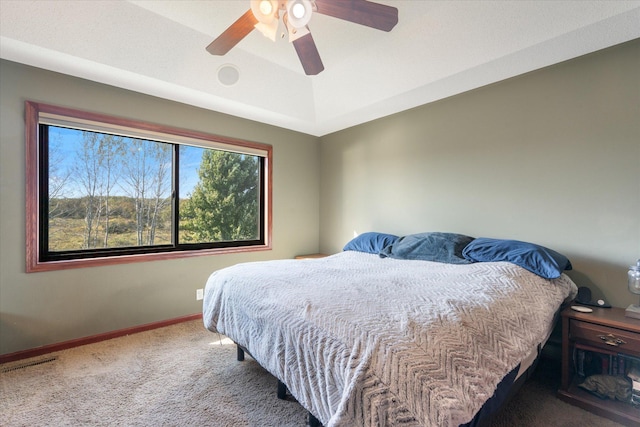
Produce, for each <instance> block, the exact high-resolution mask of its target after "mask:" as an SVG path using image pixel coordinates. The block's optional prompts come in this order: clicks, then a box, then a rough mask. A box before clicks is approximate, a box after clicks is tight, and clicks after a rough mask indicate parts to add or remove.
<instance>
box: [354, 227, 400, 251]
mask: <svg viewBox="0 0 640 427" xmlns="http://www.w3.org/2000/svg"><path fill="white" fill-rule="evenodd" d="M397 239H398V236H395V235H393V234H385V233H376V232H373V231H369V232H368V233H362V234H360V235H359V236H357V237H354V238H353V239H351V240H350V241H349V243H347V244H346V245H345V247H344V248H343V249H342V250H343V251H358V252H367V253H370V254H377V253H380V251H381V250H382V249H384V248H385V246H389V245H391V244H393V242H395V241H396V240H397Z"/></svg>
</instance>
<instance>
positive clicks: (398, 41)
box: [0, 0, 640, 136]
mask: <svg viewBox="0 0 640 427" xmlns="http://www.w3.org/2000/svg"><path fill="white" fill-rule="evenodd" d="M379 3H384V4H388V5H392V6H395V7H396V8H398V11H399V22H398V25H397V26H396V27H395V28H394V29H393V30H392V31H391V32H389V33H387V32H384V31H378V30H374V29H371V28H368V27H364V26H361V25H357V24H353V23H350V22H346V21H342V20H339V19H336V18H331V17H327V16H323V15H318V14H316V15H314V16H313V17H312V20H311V22H310V24H309V28H310V29H311V32H312V34H313V37H314V40H315V42H316V45H317V48H318V51H319V53H320V56H321V57H322V61H323V63H324V66H325V70H324V71H323V72H322V73H320V74H319V75H317V76H306V75H305V74H304V72H303V70H302V67H301V65H300V63H299V60H298V57H297V55H296V53H295V50H294V49H293V46H292V45H290V44H289V43H288V42H287V41H286V38H285V39H279V40H278V41H276V42H275V43H274V42H272V41H270V40H269V39H267V38H265V37H264V36H262V34H260V33H259V32H258V31H257V30H256V31H253V32H251V33H250V34H249V35H248V36H247V37H246V38H245V39H244V40H242V41H241V42H240V43H239V44H238V45H237V46H236V47H235V48H233V49H232V50H231V51H230V52H229V53H228V54H227V55H225V56H212V55H210V54H209V53H207V52H206V51H205V47H206V46H207V45H208V44H209V43H210V42H211V41H212V40H213V39H215V38H216V37H217V36H218V35H219V34H220V33H221V32H222V31H224V30H225V29H226V28H227V27H228V26H229V25H231V24H232V23H233V22H234V21H235V20H236V19H237V18H239V17H240V16H241V15H242V14H243V13H244V12H245V11H247V10H248V9H249V0H231V1H222V0H218V1H202V0H201V1H148V0H147V1H140V0H130V1H124V0H121V1H101V0H87V1H82V0H71V1H63V0H56V1H43V0H39V1H30V0H0V57H2V58H4V59H8V60H11V61H16V62H20V63H24V64H28V65H33V66H36V67H41V68H44V69H48V70H53V71H58V72H62V73H66V74H70V75H73V76H78V77H82V78H86V79H90V80H94V81H97V82H102V83H106V84H110V85H114V86H118V87H122V88H126V89H130V90H134V91H138V92H142V93H145V94H150V95H154V96H159V97H162V98H167V99H171V100H175V101H179V102H183V103H186V104H191V105H195V106H199V107H202V108H207V109H211V110H215V111H220V112H223V113H228V114H232V115H235V116H239V117H243V118H247V119H252V120H256V121H260V122H263V123H268V124H272V125H275V126H280V127H284V128H287V129H292V130H296V131H300V132H304V133H308V134H311V135H316V136H322V135H325V134H328V133H331V132H335V131H338V130H341V129H344V128H347V127H350V126H354V125H357V124H360V123H364V122H367V121H369V120H373V119H376V118H379V117H383V116H386V115H389V114H393V113H395V112H399V111H402V110H406V109H408V108H412V107H415V106H418V105H422V104H425V103H428V102H432V101H436V100H438V99H442V98H444V97H448V96H451V95H455V94H457V93H461V92H464V91H467V90H470V89H473V88H477V87H480V86H483V85H486V84H490V83H493V82H496V81H500V80H503V79H506V78H509V77H513V76H516V75H519V74H522V73H526V72H528V71H532V70H535V69H538V68H541V67H545V66H548V65H551V64H554V63H558V62H561V61H564V60H567V59H570V58H574V57H576V56H580V55H584V54H587V53H590V52H593V51H596V50H599V49H603V48H606V47H609V46H613V45H615V44H619V43H622V42H625V41H628V40H632V39H636V38H639V37H640V1H506V0H505V1H481V0H475V1H454V0H449V1H422V0H409V1H394V0H385V1H379ZM224 64H233V65H235V66H236V67H237V68H238V69H239V71H240V79H239V81H238V83H236V84H235V85H233V86H224V85H222V84H221V83H220V82H219V81H218V79H217V70H218V69H219V68H220V67H221V66H222V65H224Z"/></svg>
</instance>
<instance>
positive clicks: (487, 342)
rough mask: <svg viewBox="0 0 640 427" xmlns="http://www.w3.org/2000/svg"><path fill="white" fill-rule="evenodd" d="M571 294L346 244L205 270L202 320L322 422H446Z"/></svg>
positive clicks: (453, 421) (475, 405)
mask: <svg viewBox="0 0 640 427" xmlns="http://www.w3.org/2000/svg"><path fill="white" fill-rule="evenodd" d="M575 292H576V286H575V284H574V283H573V282H572V281H571V279H569V278H568V277H567V276H566V275H562V276H561V277H560V278H558V279H554V280H547V279H542V278H540V277H539V276H536V275H534V274H533V273H530V272H528V271H526V270H524V269H522V268H520V267H518V266H516V265H513V264H510V263H506V262H500V263H476V264H469V265H451V264H441V263H435V262H429V261H405V260H396V259H391V258H379V257H378V256H377V255H372V254H365V253H360V252H353V251H347V252H342V253H339V254H336V255H333V256H330V257H327V258H322V259H306V260H279V261H266V262H254V263H246V264H238V265H236V266H233V267H229V268H225V269H222V270H219V271H216V272H214V273H213V274H212V275H211V276H210V278H209V280H208V281H207V285H206V289H205V296H204V306H203V318H204V323H205V326H206V327H207V328H208V329H209V330H211V331H218V332H220V333H222V334H225V335H227V336H228V337H230V338H231V339H233V340H234V341H235V342H237V343H238V344H240V345H242V346H244V347H246V348H248V349H249V351H250V352H251V355H252V356H253V357H254V358H255V359H256V360H257V361H258V363H260V364H261V365H262V366H263V367H264V368H266V369H267V370H268V371H270V372H271V373H272V374H273V375H274V376H276V377H277V378H279V379H280V380H281V381H283V382H284V383H285V384H287V386H288V389H289V391H290V392H291V394H292V395H293V396H294V397H295V398H296V399H297V400H298V402H300V404H301V405H303V406H304V407H305V408H307V409H308V410H310V411H311V412H312V413H313V414H314V415H315V416H316V417H317V418H318V419H319V420H320V421H321V422H322V423H323V424H324V425H325V426H326V427H333V426H349V427H353V426H376V427H378V426H397V425H401V426H439V427H441V426H458V425H459V424H464V423H467V422H469V421H470V420H471V419H472V418H473V416H474V415H475V413H476V412H477V411H478V410H479V409H480V407H481V406H482V404H483V403H484V402H485V401H486V400H487V399H489V398H490V397H491V395H492V394H493V392H494V390H495V388H496V386H497V384H498V383H499V382H500V380H501V379H502V378H503V377H504V376H505V375H506V374H507V373H508V372H510V371H511V370H512V369H513V368H515V367H516V366H517V365H518V364H519V362H520V361H521V360H522V359H523V358H524V357H525V356H527V354H528V353H529V351H530V350H531V349H532V348H533V347H534V346H535V345H537V344H538V343H540V342H541V341H543V340H544V339H545V338H546V334H547V332H548V330H549V328H550V324H551V322H552V321H553V317H554V313H555V311H556V310H557V309H558V307H559V306H560V304H561V303H562V302H563V301H564V300H565V299H566V298H567V297H569V296H573V295H575ZM274 395H275V387H274ZM274 397H275V396H274Z"/></svg>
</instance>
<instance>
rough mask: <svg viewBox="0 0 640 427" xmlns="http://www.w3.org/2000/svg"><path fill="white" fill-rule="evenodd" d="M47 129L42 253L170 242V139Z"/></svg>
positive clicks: (58, 128)
mask: <svg viewBox="0 0 640 427" xmlns="http://www.w3.org/2000/svg"><path fill="white" fill-rule="evenodd" d="M48 129H49V145H48V147H49V149H48V160H49V161H48V183H47V185H48V205H49V211H48V216H49V221H48V251H49V252H60V251H77V250H91V249H100V248H123V247H139V246H155V245H166V244H171V243H172V238H171V229H172V228H171V190H172V189H171V170H172V166H171V165H172V151H171V150H172V148H171V144H166V143H162V142H156V141H147V140H142V139H134V138H126V137H121V136H117V135H111V134H106V133H98V132H89V131H82V130H76V129H68V128H62V127H56V126H48Z"/></svg>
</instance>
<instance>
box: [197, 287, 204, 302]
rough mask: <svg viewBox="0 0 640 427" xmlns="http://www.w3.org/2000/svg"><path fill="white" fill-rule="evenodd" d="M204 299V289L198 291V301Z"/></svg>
mask: <svg viewBox="0 0 640 427" xmlns="http://www.w3.org/2000/svg"><path fill="white" fill-rule="evenodd" d="M202 298H204V289H196V301H200V300H201V299H202Z"/></svg>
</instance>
